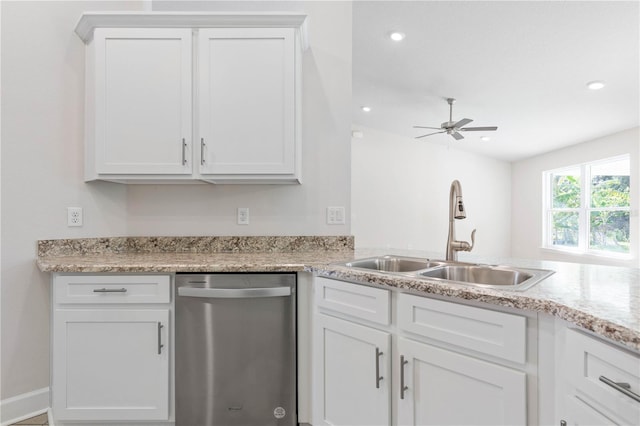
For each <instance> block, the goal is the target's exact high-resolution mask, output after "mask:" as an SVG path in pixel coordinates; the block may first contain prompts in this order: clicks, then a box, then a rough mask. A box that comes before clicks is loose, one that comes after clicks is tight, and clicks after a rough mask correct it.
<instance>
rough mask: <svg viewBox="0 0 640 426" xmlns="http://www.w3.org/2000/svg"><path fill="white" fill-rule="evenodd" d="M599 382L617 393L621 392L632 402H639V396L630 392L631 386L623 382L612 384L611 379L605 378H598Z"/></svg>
mask: <svg viewBox="0 0 640 426" xmlns="http://www.w3.org/2000/svg"><path fill="white" fill-rule="evenodd" d="M600 381H601V382H602V383H604V384H606V385H609V386H611V387H612V388H614V389H615V390H617V391H618V392H621V393H623V394H625V395H627V396H628V397H629V398H631V399H633V400H634V401H637V402H640V395H638V394H637V393H635V392H634V391H632V390H631V385H630V384H629V383H624V382H614V381H613V380H611V379H608V378H606V377H605V376H600Z"/></svg>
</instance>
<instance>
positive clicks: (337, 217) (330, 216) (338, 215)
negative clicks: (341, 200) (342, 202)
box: [327, 206, 345, 225]
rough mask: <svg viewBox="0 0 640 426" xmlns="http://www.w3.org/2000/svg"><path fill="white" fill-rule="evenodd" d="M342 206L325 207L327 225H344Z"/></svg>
mask: <svg viewBox="0 0 640 426" xmlns="http://www.w3.org/2000/svg"><path fill="white" fill-rule="evenodd" d="M344 224H345V212H344V207H341V206H338V207H327V225H344Z"/></svg>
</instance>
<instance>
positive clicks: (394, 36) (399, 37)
mask: <svg viewBox="0 0 640 426" xmlns="http://www.w3.org/2000/svg"><path fill="white" fill-rule="evenodd" d="M405 37H406V35H405V34H404V33H401V32H399V31H394V32H392V33H391V34H389V38H390V39H391V40H393V41H402V40H404V38H405Z"/></svg>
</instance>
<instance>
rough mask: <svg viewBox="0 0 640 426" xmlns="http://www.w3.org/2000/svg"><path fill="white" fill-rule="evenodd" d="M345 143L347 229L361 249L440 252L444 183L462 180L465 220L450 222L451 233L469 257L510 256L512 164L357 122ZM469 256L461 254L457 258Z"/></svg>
mask: <svg viewBox="0 0 640 426" xmlns="http://www.w3.org/2000/svg"><path fill="white" fill-rule="evenodd" d="M357 129H358V130H362V131H363V133H364V137H363V138H362V139H358V138H353V139H352V142H351V182H352V199H351V209H352V227H351V230H352V234H353V235H354V236H355V241H356V245H357V247H359V248H363V247H380V248H398V249H407V248H411V249H416V250H426V251H433V252H438V253H441V254H442V256H444V254H445V249H446V243H447V232H448V227H449V219H448V217H449V187H450V185H451V182H452V181H453V180H454V179H458V180H459V181H460V183H461V185H462V193H463V196H464V202H465V207H466V210H467V218H466V219H464V220H456V232H457V239H459V240H464V241H470V235H471V231H472V229H473V228H477V233H476V247H475V248H474V249H473V253H472V254H474V255H487V256H509V255H510V243H511V241H510V234H509V233H510V230H511V226H510V216H511V166H510V163H507V162H504V161H499V160H495V159H491V158H488V157H484V156H480V155H477V154H472V153H468V152H464V151H460V150H458V149H456V148H455V141H452V142H451V144H450V145H448V146H443V145H439V144H436V143H433V142H429V141H428V140H420V141H418V140H415V139H409V138H406V137H403V136H398V135H393V134H389V133H385V132H382V131H379V130H374V129H371V128H363V127H361V126H357ZM465 256H467V254H466V253H460V255H459V258H460V259H461V260H463V259H464V257H465Z"/></svg>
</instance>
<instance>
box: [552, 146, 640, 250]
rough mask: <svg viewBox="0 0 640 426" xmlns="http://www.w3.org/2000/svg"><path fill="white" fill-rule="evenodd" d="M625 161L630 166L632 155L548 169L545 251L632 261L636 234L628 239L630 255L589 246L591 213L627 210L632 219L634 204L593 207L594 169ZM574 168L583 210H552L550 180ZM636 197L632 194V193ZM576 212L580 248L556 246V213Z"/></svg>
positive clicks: (580, 208) (579, 208)
mask: <svg viewBox="0 0 640 426" xmlns="http://www.w3.org/2000/svg"><path fill="white" fill-rule="evenodd" d="M621 160H626V161H628V162H629V165H630V166H631V157H630V155H629V154H625V155H620V156H616V157H609V158H603V159H600V160H595V161H589V162H585V163H580V164H573V165H570V166H566V167H561V168H557V169H553V170H546V171H544V172H543V173H542V178H543V188H544V190H543V197H544V199H543V202H542V206H543V219H542V223H543V237H542V245H543V247H544V248H545V249H548V250H555V251H559V252H563V253H571V254H577V255H595V256H599V257H608V258H615V259H630V258H632V257H633V255H632V251H633V249H632V245H633V243H634V241H633V239H634V236H633V234H630V236H629V240H630V241H629V243H630V247H629V253H615V252H610V251H606V250H596V249H592V248H590V247H589V234H590V220H589V218H590V217H591V212H592V211H602V210H609V211H626V212H629V216H630V217H631V212H632V210H631V203H629V204H630V205H629V206H627V207H607V208H602V207H598V208H593V207H591V190H590V189H591V167H593V166H597V165H599V164H605V163H612V162H615V161H621ZM571 169H580V207H578V208H553V199H552V196H553V182H552V180H551V176H552V175H557V174H560V173H562V172H566V171H568V170H571ZM631 194H633V191H632V192H631ZM560 211H566V212H577V213H578V246H577V247H564V246H557V245H554V244H553V228H552V227H553V220H552V215H553V213H554V212H560Z"/></svg>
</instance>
